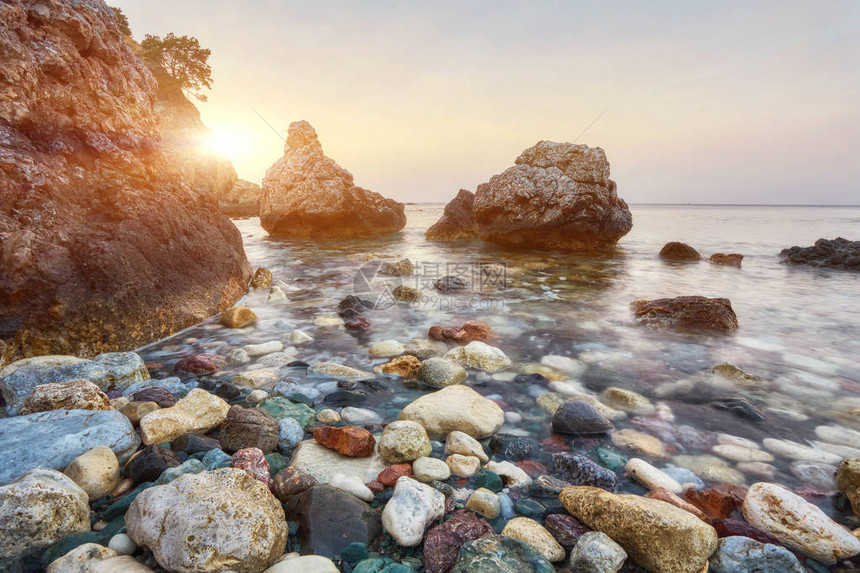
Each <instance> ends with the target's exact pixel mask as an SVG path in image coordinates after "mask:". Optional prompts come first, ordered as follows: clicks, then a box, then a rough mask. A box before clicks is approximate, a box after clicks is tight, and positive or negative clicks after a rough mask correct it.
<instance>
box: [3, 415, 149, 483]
mask: <svg viewBox="0 0 860 573" xmlns="http://www.w3.org/2000/svg"><path fill="white" fill-rule="evenodd" d="M139 444H140V440H139V439H138V437H137V434H136V433H135V431H134V428H133V427H132V425H131V422H129V421H128V418H126V417H125V416H123V415H122V414H121V413H120V412H117V411H114V410H111V411H108V412H105V411H101V410H52V411H50V412H39V413H37V414H30V415H29V416H16V417H14V418H0V484H3V483H8V482H10V481H12V480H13V479H15V478H16V477H18V476H19V475H21V474H23V473H24V472H26V471H27V470H30V469H32V468H36V467H43V468H52V469H56V470H62V469H64V468H65V467H66V466H67V465H68V464H69V463H71V461H72V460H74V459H75V458H76V457H78V456H80V455H81V454H84V453H86V452H87V451H89V450H91V449H93V448H95V447H98V446H107V447H109V448H110V449H111V450H113V452H114V454H116V456H117V457H118V458H119V460H120V462H125V460H127V459H128V457H129V456H130V455H131V454H132V453H133V452H134V451H135V450H136V449H137V446H138V445H139Z"/></svg>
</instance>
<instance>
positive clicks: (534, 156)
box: [428, 141, 633, 251]
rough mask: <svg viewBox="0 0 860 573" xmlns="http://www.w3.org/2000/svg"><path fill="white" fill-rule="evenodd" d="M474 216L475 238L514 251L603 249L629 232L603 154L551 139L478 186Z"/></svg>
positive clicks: (629, 218) (625, 212) (627, 219)
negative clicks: (475, 223) (514, 249)
mask: <svg viewBox="0 0 860 573" xmlns="http://www.w3.org/2000/svg"><path fill="white" fill-rule="evenodd" d="M457 199H458V200H459V199H460V196H459V195H458V198H457ZM446 211H447V209H446ZM474 213H475V218H476V220H477V232H476V234H475V237H476V238H480V239H483V240H485V241H490V242H492V243H497V244H500V245H506V246H512V247H532V248H549V249H559V250H573V251H605V250H610V249H612V248H613V247H614V246H615V244H616V243H617V242H618V240H619V239H620V238H621V237H623V236H624V235H626V234H627V233H628V232H629V231H630V229H632V228H633V218H632V216H631V214H630V210H629V209H628V208H627V203H625V202H624V201H623V200H622V199H620V198H619V197H618V194H617V193H616V186H615V182H614V181H612V180H611V179H610V178H609V162H608V161H607V160H606V154H605V153H604V151H603V150H602V149H601V148H599V147H595V148H591V147H588V146H587V145H575V144H572V143H554V142H552V141H539V142H538V143H537V144H536V145H535V146H533V147H530V148H529V149H526V150H525V151H523V152H522V154H520V156H519V157H517V159H516V161H515V165H514V166H513V167H510V168H508V169H506V170H505V171H504V172H502V173H501V174H499V175H494V176H493V177H491V178H490V180H489V181H488V182H487V183H483V184H481V185H479V186H478V190H477V192H476V193H475V201H474ZM444 219H445V217H444V216H443V218H442V220H440V222H439V223H443V222H444ZM434 227H435V225H434ZM428 238H429V237H428ZM458 238H462V237H458Z"/></svg>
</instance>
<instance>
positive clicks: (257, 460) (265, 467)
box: [233, 448, 272, 487]
mask: <svg viewBox="0 0 860 573" xmlns="http://www.w3.org/2000/svg"><path fill="white" fill-rule="evenodd" d="M233 467H234V468H239V469H242V470H245V471H246V472H247V473H248V475H250V476H251V477H252V478H254V479H257V480H260V481H261V482H263V483H264V484H266V486H268V487H271V485H272V478H271V476H270V475H269V462H267V461H266V456H265V455H263V450H261V449H260V448H245V449H244V450H239V451H238V452H236V453H235V454H233Z"/></svg>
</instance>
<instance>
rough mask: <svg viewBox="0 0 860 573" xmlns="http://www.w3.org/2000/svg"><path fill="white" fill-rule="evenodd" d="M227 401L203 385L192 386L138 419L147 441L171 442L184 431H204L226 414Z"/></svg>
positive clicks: (216, 423) (212, 426)
mask: <svg viewBox="0 0 860 573" xmlns="http://www.w3.org/2000/svg"><path fill="white" fill-rule="evenodd" d="M229 411H230V405H229V404H227V402H225V401H224V400H222V399H221V398H219V397H218V396H216V395H214V394H210V393H209V392H207V391H206V390H203V389H202V388H195V389H194V390H192V391H191V392H189V393H188V395H187V396H185V397H184V398H182V399H181V400H179V401H178V402H177V403H176V404H174V405H173V406H171V407H170V408H162V409H160V410H156V411H155V412H150V413H149V414H147V415H146V416H144V417H143V418H142V419H141V420H140V435H141V438H142V439H143V443H144V444H146V445H148V446H149V445H152V444H161V443H163V442H172V441H173V440H175V439H176V438H178V437H179V436H181V435H183V434H193V433H200V434H206V433H208V432H210V431H211V430H214V429H215V428H217V427H218V426H220V425H221V424H222V423H223V422H224V419H225V418H227V412H229Z"/></svg>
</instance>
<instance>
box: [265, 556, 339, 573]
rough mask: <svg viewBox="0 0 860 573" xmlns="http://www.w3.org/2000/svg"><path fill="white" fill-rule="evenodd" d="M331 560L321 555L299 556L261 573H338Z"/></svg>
mask: <svg viewBox="0 0 860 573" xmlns="http://www.w3.org/2000/svg"><path fill="white" fill-rule="evenodd" d="M339 571H340V570H339V569H338V568H337V565H335V564H334V563H333V562H332V560H331V559H328V558H326V557H323V556H322V555H300V556H298V557H293V558H292V559H286V560H284V561H281V562H280V563H276V564H275V565H272V566H271V567H269V568H268V569H266V570H265V571H263V573H338V572H339Z"/></svg>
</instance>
